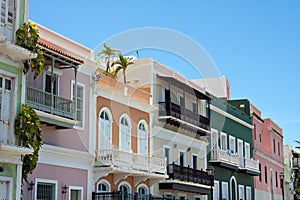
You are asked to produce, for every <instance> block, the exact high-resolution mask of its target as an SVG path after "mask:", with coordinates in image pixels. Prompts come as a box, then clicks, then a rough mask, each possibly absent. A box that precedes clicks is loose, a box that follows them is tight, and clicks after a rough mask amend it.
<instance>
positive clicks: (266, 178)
mask: <svg viewBox="0 0 300 200" xmlns="http://www.w3.org/2000/svg"><path fill="white" fill-rule="evenodd" d="M265 183H268V169H267V166H265Z"/></svg>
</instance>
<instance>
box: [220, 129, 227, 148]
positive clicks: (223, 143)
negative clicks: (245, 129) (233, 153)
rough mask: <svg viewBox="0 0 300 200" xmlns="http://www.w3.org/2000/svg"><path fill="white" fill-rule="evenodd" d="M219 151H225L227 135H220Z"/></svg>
mask: <svg viewBox="0 0 300 200" xmlns="http://www.w3.org/2000/svg"><path fill="white" fill-rule="evenodd" d="M221 149H223V150H227V134H226V133H221Z"/></svg>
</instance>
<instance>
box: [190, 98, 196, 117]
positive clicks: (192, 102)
mask: <svg viewBox="0 0 300 200" xmlns="http://www.w3.org/2000/svg"><path fill="white" fill-rule="evenodd" d="M193 104H195V105H196V110H195V111H194V110H193V108H194V107H193ZM190 109H191V111H193V112H195V113H197V114H198V104H197V102H196V101H194V100H190Z"/></svg>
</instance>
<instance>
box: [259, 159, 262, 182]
mask: <svg viewBox="0 0 300 200" xmlns="http://www.w3.org/2000/svg"><path fill="white" fill-rule="evenodd" d="M259 171H260V174H259V181H260V182H261V173H262V171H261V164H260V163H259Z"/></svg>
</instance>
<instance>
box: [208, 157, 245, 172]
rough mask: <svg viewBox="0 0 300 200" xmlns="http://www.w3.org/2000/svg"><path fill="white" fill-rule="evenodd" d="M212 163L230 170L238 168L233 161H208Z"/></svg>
mask: <svg viewBox="0 0 300 200" xmlns="http://www.w3.org/2000/svg"><path fill="white" fill-rule="evenodd" d="M209 162H210V163H211V164H212V165H215V166H218V167H225V168H228V169H231V170H236V171H238V170H239V166H238V165H237V164H235V163H230V162H225V161H221V160H214V161H209Z"/></svg>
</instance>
